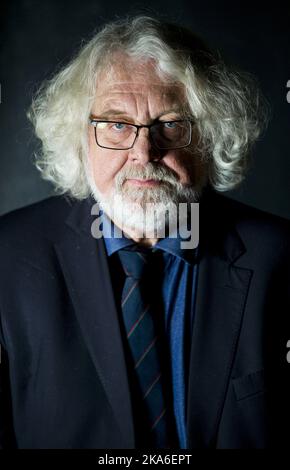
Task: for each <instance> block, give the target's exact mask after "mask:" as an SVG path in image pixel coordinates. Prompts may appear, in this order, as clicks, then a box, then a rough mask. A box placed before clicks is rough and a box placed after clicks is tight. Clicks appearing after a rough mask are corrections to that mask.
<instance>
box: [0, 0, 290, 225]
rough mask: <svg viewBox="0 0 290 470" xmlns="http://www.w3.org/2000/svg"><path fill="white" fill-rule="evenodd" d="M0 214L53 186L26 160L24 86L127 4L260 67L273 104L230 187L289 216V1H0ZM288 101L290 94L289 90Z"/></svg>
mask: <svg viewBox="0 0 290 470" xmlns="http://www.w3.org/2000/svg"><path fill="white" fill-rule="evenodd" d="M0 12H1V16H0V28H1V29H0V31H1V38H0V39H1V42H0V47H1V49H0V74H1V77H0V81H1V104H0V147H1V148H0V214H3V213H5V212H8V211H10V210H12V209H14V208H17V207H21V206H24V205H27V204H29V203H31V202H34V201H37V200H40V199H43V198H45V197H47V196H48V195H50V194H52V192H53V189H52V187H51V186H50V185H49V184H48V183H46V182H44V181H43V180H42V179H41V178H40V176H39V174H38V172H37V170H36V169H35V168H34V166H33V157H32V156H33V153H34V151H35V149H36V141H35V138H34V137H33V135H32V133H31V128H30V125H29V123H28V121H27V119H26V114H25V113H26V110H27V108H28V106H29V104H30V101H31V96H32V93H33V91H35V89H36V87H37V86H38V85H39V84H40V83H41V81H42V80H43V79H44V78H46V77H48V76H51V75H52V73H53V71H54V70H55V69H56V67H57V66H59V64H60V63H62V64H64V63H66V61H68V60H69V59H70V57H71V55H72V54H73V52H74V51H75V50H76V48H78V47H79V45H80V42H81V40H82V39H84V38H86V37H87V36H91V35H92V32H93V31H94V29H95V28H97V27H98V26H100V25H101V24H103V23H105V22H106V21H108V20H111V19H114V18H116V17H117V16H122V15H124V14H127V13H138V12H141V13H145V14H146V13H147V14H157V15H158V16H159V17H160V16H161V17H163V15H165V14H166V19H169V20H171V21H172V20H173V21H177V22H179V23H181V24H183V25H185V26H188V27H190V28H191V29H192V30H194V31H195V32H196V33H198V34H200V35H201V36H203V37H204V38H205V40H206V41H207V42H208V44H209V45H212V46H214V47H216V48H217V49H218V50H219V51H220V52H221V53H222V54H223V55H224V57H225V58H226V59H227V60H228V61H231V62H233V63H235V64H237V65H238V66H239V67H241V68H243V69H245V70H246V71H248V72H250V73H253V74H255V75H256V76H257V77H258V81H259V83H260V86H261V88H262V90H263V92H264V94H265V96H266V97H267V99H268V101H269V102H270V105H271V108H272V117H271V122H270V125H269V128H268V131H267V133H266V135H265V136H264V137H263V139H262V140H261V141H259V142H258V144H257V145H256V147H255V151H254V159H253V162H252V166H251V169H250V171H249V173H248V178H247V180H246V181H245V183H243V185H242V186H241V187H240V188H239V190H236V191H234V192H231V193H230V194H229V195H230V196H231V197H234V198H237V199H239V200H242V201H244V202H246V203H248V204H251V205H253V206H256V207H258V208H261V209H263V210H266V211H268V212H272V213H275V214H278V215H281V216H284V217H287V218H290V184H289V179H290V178H289V177H290V158H289V147H290V127H289V121H290V119H289V118H290V103H288V102H287V99H286V96H287V91H288V90H289V89H290V88H289V89H287V82H288V80H290V2H289V1H288V2H286V1H285V2H280V1H274V2H272V4H271V5H267V4H266V2H265V3H264V5H260V6H259V4H258V3H255V2H254V1H252V2H245V1H243V2H240V3H238V2H237V0H236V1H232V2H229V1H214V0H198V1H196V0H157V1H152V0H146V3H145V6H144V4H142V3H141V2H140V3H137V2H136V3H134V4H133V5H132V3H131V2H130V1H129V0H118V1H115V0H113V1H112V0H111V1H104V0H100V1H96V0H82V1H81V2H80V1H79V0H77V1H76V0H70V1H68V0H50V1H45V0H44V1H40V0H7V1H3V0H2V1H1V6H0ZM289 101H290V100H289Z"/></svg>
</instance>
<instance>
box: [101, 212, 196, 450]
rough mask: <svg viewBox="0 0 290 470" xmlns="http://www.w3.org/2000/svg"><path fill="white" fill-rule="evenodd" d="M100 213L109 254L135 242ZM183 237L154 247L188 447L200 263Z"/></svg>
mask: <svg viewBox="0 0 290 470" xmlns="http://www.w3.org/2000/svg"><path fill="white" fill-rule="evenodd" d="M100 216H101V220H102V225H101V228H102V233H103V237H104V241H105V247H106V251H107V254H108V256H109V257H110V256H111V255H112V254H113V253H115V252H117V251H118V250H120V249H122V248H125V247H128V246H130V245H133V244H135V242H134V240H132V239H130V238H128V237H126V236H125V235H124V234H122V232H121V231H120V230H119V229H118V228H117V227H116V226H115V225H114V224H113V222H112V221H111V220H110V219H109V218H108V217H107V216H106V215H105V214H104V213H102V212H101V213H100ZM114 230H115V231H116V232H117V233H118V237H113V236H112V235H113V233H116V232H114ZM181 241H183V239H181V238H179V237H177V238H169V237H167V238H162V239H160V240H159V241H158V242H157V243H156V244H155V245H154V247H153V250H157V249H159V250H161V251H162V256H163V265H164V274H163V281H162V299H163V305H164V311H165V328H166V336H167V339H168V344H169V352H170V359H171V374H172V392H173V408H174V416H175V421H176V428H177V434H178V438H179V445H180V448H181V449H186V448H187V442H186V399H187V397H186V391H187V385H188V366H189V357H190V345H191V332H192V325H193V315H194V304H195V292H196V280H197V270H198V263H197V250H189V249H182V248H181V246H180V242H181ZM109 263H110V259H109ZM115 287H116V286H114V285H113V288H115Z"/></svg>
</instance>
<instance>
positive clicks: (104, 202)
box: [89, 163, 203, 238]
mask: <svg viewBox="0 0 290 470" xmlns="http://www.w3.org/2000/svg"><path fill="white" fill-rule="evenodd" d="M127 178H143V179H157V180H161V181H162V182H163V184H161V185H159V186H157V187H152V188H148V187H147V188H142V187H134V188H132V187H129V186H128V185H126V184H124V183H125V181H126V179H127ZM89 183H90V188H91V192H92V195H93V197H94V199H95V200H96V201H97V202H98V203H99V205H100V207H101V209H102V210H103V211H104V212H105V213H106V214H107V216H108V217H109V218H110V219H111V220H112V221H113V222H114V223H115V224H116V225H117V226H118V227H119V228H120V229H121V230H122V231H123V232H125V234H126V232H127V231H134V233H135V234H136V235H137V237H138V238H161V237H165V236H168V235H169V234H170V233H172V232H175V231H176V222H177V217H178V214H179V204H180V203H193V202H197V201H198V200H199V196H200V192H201V189H202V187H203V184H202V183H200V185H199V187H198V188H196V187H195V188H194V187H193V186H185V185H183V184H181V183H179V182H178V181H177V180H176V178H175V176H172V172H171V171H170V170H168V169H167V168H162V167H160V166H159V167H155V165H153V164H152V163H148V164H147V165H146V167H142V168H140V167H139V169H138V168H137V167H133V168H132V167H131V168H128V169H126V171H121V172H120V173H118V175H117V176H116V178H115V186H114V188H113V190H111V193H110V194H109V196H108V195H103V194H102V193H101V192H100V191H99V190H98V188H97V187H96V185H95V183H94V182H93V181H92V178H90V182H89ZM183 205H184V204H183ZM126 229H127V230H126ZM165 233H166V235H165Z"/></svg>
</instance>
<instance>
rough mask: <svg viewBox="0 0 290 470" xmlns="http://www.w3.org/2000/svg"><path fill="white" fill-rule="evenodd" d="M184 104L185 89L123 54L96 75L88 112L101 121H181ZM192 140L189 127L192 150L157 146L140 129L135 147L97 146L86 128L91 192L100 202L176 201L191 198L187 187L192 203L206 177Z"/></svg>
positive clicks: (150, 67) (92, 133) (90, 131)
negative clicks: (121, 199)
mask: <svg viewBox="0 0 290 470" xmlns="http://www.w3.org/2000/svg"><path fill="white" fill-rule="evenodd" d="M185 103H186V100H185V94H184V89H183V87H182V86H181V85H178V84H176V82H175V83H174V82H168V81H163V80H161V78H160V77H159V76H158V75H157V74H156V72H155V70H154V66H153V64H151V63H149V62H147V63H145V64H136V63H133V62H132V61H129V60H128V59H127V60H125V59H124V57H123V58H122V60H120V65H116V66H114V67H113V68H112V69H111V70H110V72H109V73H104V74H103V76H101V77H99V80H98V84H97V88H96V98H95V102H94V105H93V108H92V115H93V116H94V118H96V119H99V120H102V119H103V120H110V121H119V122H127V123H131V124H137V125H142V124H151V123H153V122H156V121H158V120H160V121H171V120H178V119H182V117H183V116H182V112H184V108H185ZM196 140H197V135H196V130H195V128H194V126H193V134H192V146H191V147H190V149H189V148H184V149H178V150H157V149H156V148H155V147H154V146H153V145H152V143H151V142H150V139H149V130H148V129H146V128H143V129H140V131H139V135H138V138H137V140H136V141H135V144H134V147H133V148H131V149H129V150H110V149H105V148H101V147H99V146H98V145H97V144H96V141H95V135H94V128H93V126H90V128H89V162H90V168H91V171H92V175H93V180H94V186H95V190H96V191H95V194H97V196H98V199H99V200H100V199H101V200H102V201H109V200H111V198H112V196H114V195H116V194H118V195H121V196H122V197H125V198H126V200H127V201H128V202H131V203H134V202H139V203H142V204H144V203H146V202H153V203H168V202H169V201H170V200H173V201H175V202H176V203H177V202H189V201H188V190H189V194H190V195H191V196H190V197H191V198H193V200H192V201H191V202H194V195H196V190H200V189H201V187H202V186H203V184H204V178H205V167H204V166H203V165H202V164H201V162H200V157H198V156H197V155H194V142H195V141H196ZM183 191H185V193H184V194H183ZM185 194H186V196H185Z"/></svg>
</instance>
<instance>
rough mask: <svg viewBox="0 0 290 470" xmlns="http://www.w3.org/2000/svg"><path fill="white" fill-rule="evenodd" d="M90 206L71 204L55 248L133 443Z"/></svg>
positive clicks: (117, 336)
mask: <svg viewBox="0 0 290 470" xmlns="http://www.w3.org/2000/svg"><path fill="white" fill-rule="evenodd" d="M89 201H90V200H89ZM90 208H91V205H90V204H89V202H88V201H86V202H82V203H77V204H75V206H74V208H73V210H72V213H71V214H70V217H69V218H68V220H67V225H68V226H69V227H67V228H66V230H65V233H64V234H63V236H62V239H61V240H59V241H58V242H57V243H56V244H55V249H56V253H57V256H58V259H59V262H60V265H61V268H62V271H63V274H64V277H65V281H66V284H67V288H68V291H69V293H70V297H71V299H72V302H73V306H74V309H75V312H76V316H77V318H78V321H79V324H80V327H81V330H82V333H83V337H84V340H85V343H86V345H87V347H88V350H89V353H90V355H91V358H92V360H93V363H94V365H95V367H96V370H97V372H98V375H99V378H100V381H101V383H102V385H103V387H104V390H105V392H106V394H107V397H108V400H109V402H110V405H111V407H112V409H113V410H114V412H115V416H116V420H117V422H118V425H119V428H120V430H121V432H122V434H123V437H124V441H125V442H126V446H128V447H129V448H131V447H134V431H133V419H132V410H131V402H130V392H129V385H128V380H127V373H126V364H125V359H124V353H123V347H122V340H121V333H120V329H119V321H118V315H117V310H116V307H115V302H114V294H113V290H112V285H111V282H110V273H109V266H108V262H107V258H106V252H105V247H104V242H103V240H102V239H101V240H96V239H94V238H93V236H92V235H91V231H90V229H91V223H92V222H93V218H92V217H91V216H90Z"/></svg>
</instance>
